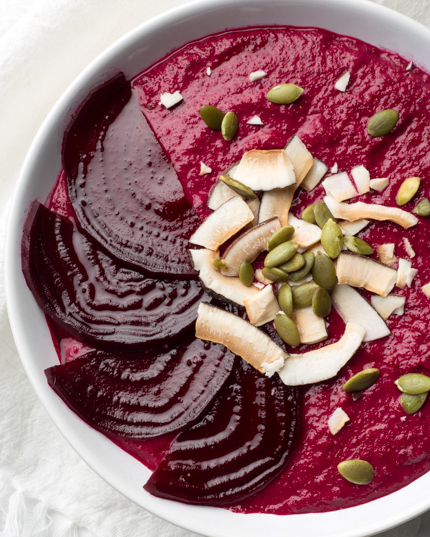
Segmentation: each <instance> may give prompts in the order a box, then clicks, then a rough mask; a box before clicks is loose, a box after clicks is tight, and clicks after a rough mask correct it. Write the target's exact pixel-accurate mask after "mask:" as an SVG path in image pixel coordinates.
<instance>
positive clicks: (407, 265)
mask: <svg viewBox="0 0 430 537" xmlns="http://www.w3.org/2000/svg"><path fill="white" fill-rule="evenodd" d="M411 268H412V263H411V262H410V261H409V260H408V259H403V258H402V257H400V258H399V268H398V269H397V281H396V285H397V287H400V289H404V288H405V287H406V281H407V279H408V275H409V271H410V270H411ZM409 287H410V285H409Z"/></svg>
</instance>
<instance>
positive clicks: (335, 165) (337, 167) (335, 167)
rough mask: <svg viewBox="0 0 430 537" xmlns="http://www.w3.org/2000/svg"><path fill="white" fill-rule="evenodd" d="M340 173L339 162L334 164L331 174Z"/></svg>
mask: <svg viewBox="0 0 430 537" xmlns="http://www.w3.org/2000/svg"><path fill="white" fill-rule="evenodd" d="M338 171H339V166H338V165H337V162H335V163H334V164H333V166H332V167H331V168H330V172H331V173H337V172H338Z"/></svg>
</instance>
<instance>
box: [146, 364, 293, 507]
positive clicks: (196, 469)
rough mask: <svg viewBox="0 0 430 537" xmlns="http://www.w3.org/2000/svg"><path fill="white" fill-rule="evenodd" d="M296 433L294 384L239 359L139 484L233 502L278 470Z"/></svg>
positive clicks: (165, 493) (167, 494)
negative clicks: (223, 383)
mask: <svg viewBox="0 0 430 537" xmlns="http://www.w3.org/2000/svg"><path fill="white" fill-rule="evenodd" d="M298 436H299V399H298V391H297V389H294V388H287V387H286V386H285V385H284V384H282V382H281V381H280V379H279V378H277V377H272V378H270V379H269V378H267V377H265V376H263V375H261V373H259V372H258V371H256V370H255V369H254V368H253V367H251V366H250V365H248V364H247V363H246V362H244V361H243V360H239V361H238V362H237V365H236V368H235V371H234V375H232V378H231V380H230V381H229V382H228V383H227V384H226V386H225V388H224V390H223V391H222V392H221V393H220V394H219V396H218V397H217V399H216V400H215V402H214V404H213V406H212V407H211V409H210V410H209V411H208V412H207V414H206V415H205V416H204V417H203V419H202V420H201V421H200V422H198V423H196V424H195V425H192V426H191V427H189V428H187V429H185V430H184V431H182V432H181V433H180V434H179V435H178V436H177V438H176V440H175V441H174V442H173V443H172V445H171V447H170V450H169V451H168V452H167V453H166V455H165V456H164V458H163V459H162V461H161V462H160V464H159V466H158V467H157V468H156V469H155V471H154V472H153V474H152V475H151V477H150V478H149V480H148V482H147V483H146V485H145V486H144V488H145V489H146V490H147V491H148V492H150V493H151V494H153V495H155V496H160V497H162V498H167V499H171V500H177V501H182V502H186V503H191V504H200V505H228V504H233V503H237V502H239V501H241V500H243V499H245V498H246V497H248V496H249V495H250V494H253V493H255V492H256V491H258V490H260V489H262V488H263V487H264V486H265V485H267V483H268V482H269V481H271V480H272V479H273V478H274V477H276V476H277V475H278V474H279V473H280V472H281V471H282V469H283V468H284V467H285V465H286V464H287V463H288V461H289V459H290V456H291V455H292V453H293V451H294V448H295V446H296V444H297V441H298Z"/></svg>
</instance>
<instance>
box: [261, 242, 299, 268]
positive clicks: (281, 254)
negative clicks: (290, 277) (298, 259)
mask: <svg viewBox="0 0 430 537" xmlns="http://www.w3.org/2000/svg"><path fill="white" fill-rule="evenodd" d="M298 247H299V245H298V244H297V242H294V241H287V242H283V243H282V244H279V245H278V246H275V248H273V250H270V252H269V253H268V254H267V255H266V259H265V260H264V266H265V267H267V268H272V267H277V266H278V265H281V264H282V263H285V261H288V260H289V259H291V258H292V257H293V255H294V254H295V253H296V252H297V248H298ZM281 270H282V269H281Z"/></svg>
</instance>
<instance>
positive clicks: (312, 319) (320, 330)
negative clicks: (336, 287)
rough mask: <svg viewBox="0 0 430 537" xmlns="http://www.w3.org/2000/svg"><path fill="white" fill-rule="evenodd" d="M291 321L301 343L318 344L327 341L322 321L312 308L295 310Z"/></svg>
mask: <svg viewBox="0 0 430 537" xmlns="http://www.w3.org/2000/svg"><path fill="white" fill-rule="evenodd" d="M293 321H294V322H295V323H296V326H297V328H298V330H299V334H300V342H301V343H306V344H311V343H319V342H320V341H324V340H325V339H327V330H326V327H325V322H324V319H322V318H321V317H317V316H316V315H315V313H314V312H313V310H312V306H307V307H306V308H298V309H295V310H294V311H293Z"/></svg>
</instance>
